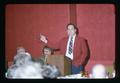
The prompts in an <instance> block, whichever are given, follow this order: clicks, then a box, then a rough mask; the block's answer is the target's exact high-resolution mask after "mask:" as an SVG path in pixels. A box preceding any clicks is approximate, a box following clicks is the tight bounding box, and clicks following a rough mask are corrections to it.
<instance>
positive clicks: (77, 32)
mask: <svg viewBox="0 0 120 83" xmlns="http://www.w3.org/2000/svg"><path fill="white" fill-rule="evenodd" d="M69 25H73V26H74V29H76V34H77V35H78V34H79V30H78V28H77V27H76V25H75V24H73V23H69V24H67V27H66V28H67V29H68V26H69Z"/></svg>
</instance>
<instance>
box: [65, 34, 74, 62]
mask: <svg viewBox="0 0 120 83" xmlns="http://www.w3.org/2000/svg"><path fill="white" fill-rule="evenodd" d="M75 37H76V35H74V36H73V42H72V49H74V42H75ZM70 40H71V37H69V38H68V42H67V49H66V55H65V56H67V57H68V58H70V59H71V60H73V50H72V53H71V54H69V53H68V51H69V45H70V44H69V43H70Z"/></svg>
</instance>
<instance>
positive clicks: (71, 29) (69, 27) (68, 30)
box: [67, 25, 76, 36]
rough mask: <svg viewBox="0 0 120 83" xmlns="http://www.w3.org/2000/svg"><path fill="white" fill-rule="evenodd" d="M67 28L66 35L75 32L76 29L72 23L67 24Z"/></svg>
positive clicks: (71, 34)
mask: <svg viewBox="0 0 120 83" xmlns="http://www.w3.org/2000/svg"><path fill="white" fill-rule="evenodd" d="M67 28H68V29H67V33H68V36H73V35H74V34H76V29H75V28H74V26H73V25H69V26H68V27H67Z"/></svg>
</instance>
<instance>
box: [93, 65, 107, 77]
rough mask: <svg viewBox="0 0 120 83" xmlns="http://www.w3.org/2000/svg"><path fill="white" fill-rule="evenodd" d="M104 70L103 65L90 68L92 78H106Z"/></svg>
mask: <svg viewBox="0 0 120 83" xmlns="http://www.w3.org/2000/svg"><path fill="white" fill-rule="evenodd" d="M106 76H107V74H106V69H105V67H104V65H102V64H97V65H95V66H94V67H93V68H92V78H106Z"/></svg>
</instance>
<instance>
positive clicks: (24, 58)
mask: <svg viewBox="0 0 120 83" xmlns="http://www.w3.org/2000/svg"><path fill="white" fill-rule="evenodd" d="M31 61H32V57H31V56H28V55H27V54H26V53H24V54H17V55H16V56H15V58H14V63H15V64H16V65H22V64H26V63H29V62H31Z"/></svg>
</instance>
